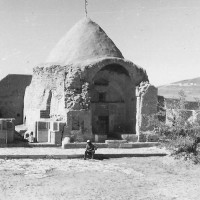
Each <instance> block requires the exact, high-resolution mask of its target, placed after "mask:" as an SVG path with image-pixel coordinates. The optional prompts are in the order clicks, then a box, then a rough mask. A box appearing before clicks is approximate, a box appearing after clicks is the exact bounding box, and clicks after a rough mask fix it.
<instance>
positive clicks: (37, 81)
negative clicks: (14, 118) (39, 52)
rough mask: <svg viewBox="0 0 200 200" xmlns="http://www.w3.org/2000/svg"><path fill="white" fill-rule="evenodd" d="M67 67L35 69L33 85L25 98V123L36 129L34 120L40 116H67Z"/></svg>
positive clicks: (54, 66) (59, 117) (54, 117)
mask: <svg viewBox="0 0 200 200" xmlns="http://www.w3.org/2000/svg"><path fill="white" fill-rule="evenodd" d="M65 73H66V68H65V67H61V66H59V65H53V66H50V67H46V66H45V67H36V68H34V69H33V78H32V82H31V85H30V86H29V87H27V89H26V94H25V98H24V102H25V105H24V107H25V109H24V118H25V123H26V124H27V126H28V127H29V128H30V129H34V127H33V126H34V125H33V124H34V122H35V121H36V120H39V119H40V118H50V117H51V118H53V119H55V120H58V119H60V120H62V119H64V118H66V115H65V104H64V99H65V97H64V81H65Z"/></svg>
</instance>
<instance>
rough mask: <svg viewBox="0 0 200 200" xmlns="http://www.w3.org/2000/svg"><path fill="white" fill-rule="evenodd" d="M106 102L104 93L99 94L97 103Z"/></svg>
mask: <svg viewBox="0 0 200 200" xmlns="http://www.w3.org/2000/svg"><path fill="white" fill-rule="evenodd" d="M105 101H106V93H105V92H101V93H99V102H105Z"/></svg>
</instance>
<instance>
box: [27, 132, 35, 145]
mask: <svg viewBox="0 0 200 200" xmlns="http://www.w3.org/2000/svg"><path fill="white" fill-rule="evenodd" d="M28 141H29V142H30V143H33V142H34V137H33V132H31V133H30V136H29V138H28Z"/></svg>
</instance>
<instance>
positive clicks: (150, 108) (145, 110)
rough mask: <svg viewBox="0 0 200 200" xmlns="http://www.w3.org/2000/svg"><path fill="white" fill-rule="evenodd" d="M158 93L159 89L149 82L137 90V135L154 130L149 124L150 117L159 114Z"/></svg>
mask: <svg viewBox="0 0 200 200" xmlns="http://www.w3.org/2000/svg"><path fill="white" fill-rule="evenodd" d="M157 93H158V90H157V88H156V87H154V86H153V85H151V84H149V83H148V82H142V83H141V84H140V86H139V87H138V88H137V92H136V95H137V116H136V118H137V124H136V132H137V134H140V132H142V131H148V130H151V129H153V127H151V126H150V124H149V117H150V116H152V115H154V114H156V113H157V105H158V99H157Z"/></svg>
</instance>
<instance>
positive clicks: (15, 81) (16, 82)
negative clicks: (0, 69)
mask: <svg viewBox="0 0 200 200" xmlns="http://www.w3.org/2000/svg"><path fill="white" fill-rule="evenodd" d="M31 79H32V76H31V75H18V74H10V75H7V76H6V77H5V78H3V79H2V80H1V81H0V118H15V124H16V125H18V124H22V123H23V109H24V94H25V89H26V87H27V86H28V85H29V84H30V83H31Z"/></svg>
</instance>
